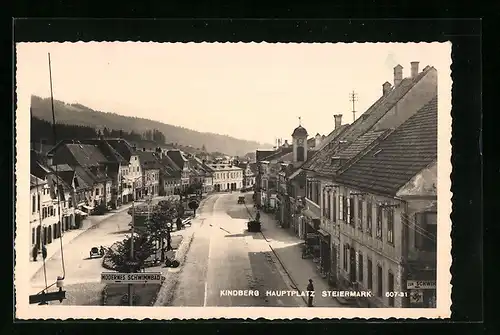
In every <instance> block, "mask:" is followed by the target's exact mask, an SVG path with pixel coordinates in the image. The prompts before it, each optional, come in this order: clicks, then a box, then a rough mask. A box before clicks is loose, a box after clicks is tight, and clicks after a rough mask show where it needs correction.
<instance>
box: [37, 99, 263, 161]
mask: <svg viewBox="0 0 500 335" xmlns="http://www.w3.org/2000/svg"><path fill="white" fill-rule="evenodd" d="M54 110H55V115H56V122H57V123H63V124H68V125H79V126H88V127H91V128H94V129H97V130H101V131H102V130H103V129H104V127H106V128H107V129H113V130H115V131H119V130H121V131H122V132H123V133H127V134H130V133H131V132H133V134H138V135H139V136H142V137H144V134H145V133H146V132H148V134H151V136H154V135H155V134H154V131H155V130H157V133H156V137H157V136H158V135H159V134H162V135H164V137H165V142H166V143H178V144H179V145H183V146H192V147H194V148H202V147H205V148H206V150H207V151H209V152H214V151H219V152H224V153H226V154H228V155H245V154H246V153H248V152H252V151H255V150H256V149H258V148H268V147H271V145H269V144H267V145H266V144H260V143H257V142H253V141H246V140H240V139H236V138H233V137H229V136H225V135H219V134H212V133H201V132H197V131H194V130H190V129H187V128H183V127H178V126H172V125H169V124H165V123H162V122H158V121H153V120H148V119H143V118H138V117H128V116H122V115H118V114H115V113H104V112H101V111H95V110H92V109H90V108H88V107H86V106H83V105H80V104H67V103H65V102H62V101H57V100H55V101H54ZM31 112H32V116H33V117H35V118H39V119H41V120H47V121H52V112H51V104H50V99H48V98H46V99H43V98H40V97H37V96H32V98H31ZM160 136H161V135H160ZM155 140H156V138H155Z"/></svg>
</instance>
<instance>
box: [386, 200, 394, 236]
mask: <svg viewBox="0 0 500 335" xmlns="http://www.w3.org/2000/svg"><path fill="white" fill-rule="evenodd" d="M387 242H388V243H389V244H392V245H394V209H393V208H390V209H389V210H387Z"/></svg>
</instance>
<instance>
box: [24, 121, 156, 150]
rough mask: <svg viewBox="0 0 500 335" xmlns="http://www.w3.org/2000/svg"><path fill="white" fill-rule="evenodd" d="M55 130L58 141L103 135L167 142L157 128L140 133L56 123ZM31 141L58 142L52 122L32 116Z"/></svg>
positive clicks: (52, 143)
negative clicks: (55, 138)
mask: <svg viewBox="0 0 500 335" xmlns="http://www.w3.org/2000/svg"><path fill="white" fill-rule="evenodd" d="M55 130H56V136H57V141H61V140H84V139H88V138H95V137H98V136H101V135H102V136H104V137H107V138H109V137H112V138H123V139H125V140H127V141H141V140H150V141H154V142H156V143H158V144H165V135H164V134H163V133H162V132H161V131H159V130H157V129H153V130H148V131H146V132H144V133H143V134H140V133H137V132H135V131H133V130H132V131H130V132H127V131H123V130H118V129H108V128H107V127H104V128H103V129H102V130H101V129H95V128H94V127H90V126H82V125H73V124H64V123H56V126H55ZM31 142H32V143H45V144H51V145H54V144H56V143H55V140H54V129H53V127H52V123H51V122H48V121H46V120H42V119H39V118H37V117H32V118H31Z"/></svg>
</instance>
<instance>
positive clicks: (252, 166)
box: [249, 163, 257, 174]
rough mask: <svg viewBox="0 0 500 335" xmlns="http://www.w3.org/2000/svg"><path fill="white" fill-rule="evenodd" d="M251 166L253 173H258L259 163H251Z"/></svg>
mask: <svg viewBox="0 0 500 335" xmlns="http://www.w3.org/2000/svg"><path fill="white" fill-rule="evenodd" d="M249 166H250V170H251V171H252V172H253V174H257V163H250V164H249Z"/></svg>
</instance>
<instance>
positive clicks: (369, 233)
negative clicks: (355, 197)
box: [366, 202, 373, 236]
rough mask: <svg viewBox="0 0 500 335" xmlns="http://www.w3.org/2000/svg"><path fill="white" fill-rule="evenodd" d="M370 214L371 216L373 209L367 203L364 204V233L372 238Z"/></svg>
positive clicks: (370, 204) (369, 203)
mask: <svg viewBox="0 0 500 335" xmlns="http://www.w3.org/2000/svg"><path fill="white" fill-rule="evenodd" d="M372 214H373V208H372V203H371V202H367V203H366V231H367V233H368V235H370V236H372Z"/></svg>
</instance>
